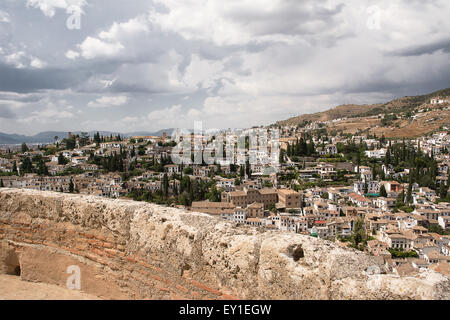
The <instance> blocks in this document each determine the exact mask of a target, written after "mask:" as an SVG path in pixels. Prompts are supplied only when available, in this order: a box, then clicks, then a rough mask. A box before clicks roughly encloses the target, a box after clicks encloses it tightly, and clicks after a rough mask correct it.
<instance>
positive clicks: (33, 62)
mask: <svg viewBox="0 0 450 320" xmlns="http://www.w3.org/2000/svg"><path fill="white" fill-rule="evenodd" d="M30 66H32V67H33V68H36V69H42V68H45V67H46V66H47V63H46V62H45V61H42V60H40V59H38V58H33V59H32V60H31V62H30Z"/></svg>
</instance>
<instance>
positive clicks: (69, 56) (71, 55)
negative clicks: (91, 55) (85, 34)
mask: <svg viewBox="0 0 450 320" xmlns="http://www.w3.org/2000/svg"><path fill="white" fill-rule="evenodd" d="M79 56H80V53H79V52H76V51H73V50H68V51H67V52H66V58H67V59H70V60H75V59H76V58H78V57H79Z"/></svg>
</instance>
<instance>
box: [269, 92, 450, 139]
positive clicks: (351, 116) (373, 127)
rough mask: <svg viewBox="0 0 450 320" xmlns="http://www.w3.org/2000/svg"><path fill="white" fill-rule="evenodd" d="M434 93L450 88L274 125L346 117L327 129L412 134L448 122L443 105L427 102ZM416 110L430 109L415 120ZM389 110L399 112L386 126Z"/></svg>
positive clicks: (340, 108)
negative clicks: (382, 119)
mask: <svg viewBox="0 0 450 320" xmlns="http://www.w3.org/2000/svg"><path fill="white" fill-rule="evenodd" d="M436 96H444V97H445V96H450V88H447V89H443V90H439V91H435V92H432V93H429V94H426V95H421V96H413V97H403V98H400V99H395V100H393V101H390V102H387V103H384V104H372V105H354V104H352V105H341V106H337V107H335V108H333V109H330V110H327V111H323V112H319V113H314V114H305V115H300V116H298V117H293V118H290V119H287V120H284V121H278V122H277V123H276V125H294V126H296V125H304V124H305V123H306V122H309V121H331V120H336V119H342V118H347V119H346V120H343V121H340V122H338V123H336V124H333V125H332V126H330V129H332V130H334V129H335V130H342V131H343V133H355V132H358V131H359V130H363V131H364V130H370V131H371V133H374V132H375V133H379V134H383V133H384V134H385V135H386V136H387V137H414V136H417V135H421V134H426V133H429V132H432V131H434V130H437V129H439V128H440V127H441V126H443V125H445V124H450V114H449V112H448V111H445V110H443V108H442V107H443V106H442V105H439V106H436V105H430V104H429V102H430V99H431V98H433V97H436ZM447 105H448V104H447ZM447 105H445V106H447ZM419 107H421V108H419ZM419 109H429V111H428V112H424V113H422V114H420V116H417V117H416V118H415V119H414V118H413V116H414V115H415V114H416V113H417V112H418V111H419ZM390 113H394V114H396V115H399V119H397V120H394V121H392V122H391V123H390V125H388V126H385V125H383V124H382V122H381V118H382V117H383V116H384V115H386V114H390ZM402 120H405V121H402Z"/></svg>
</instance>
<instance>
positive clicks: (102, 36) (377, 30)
mask: <svg viewBox="0 0 450 320" xmlns="http://www.w3.org/2000/svg"><path fill="white" fill-rule="evenodd" d="M449 12H450V2H449V1H448V0H428V1H422V0H397V1H396V0H389V1H387V0H386V1H384V0H381V1H370V0H350V1H343V0H226V1H224V0H111V1H106V0H1V1H0V132H6V133H22V134H35V133H37V132H40V131H48V130H63V131H69V130H72V131H76V130H110V131H121V132H130V131H137V130H148V131H153V130H159V129H163V128H174V127H177V128H192V127H193V126H194V121H196V120H202V121H203V127H204V128H240V127H248V126H253V125H260V124H270V123H273V122H275V121H276V120H282V119H285V118H288V117H290V116H294V115H298V114H302V113H311V112H317V111H322V110H325V109H328V108H330V107H334V106H336V105H339V104H343V103H375V102H385V101H388V100H390V99H392V98H395V97H401V96H405V95H416V94H422V93H428V92H431V91H434V90H437V89H442V88H445V87H449V86H450V19H449V18H448V14H449Z"/></svg>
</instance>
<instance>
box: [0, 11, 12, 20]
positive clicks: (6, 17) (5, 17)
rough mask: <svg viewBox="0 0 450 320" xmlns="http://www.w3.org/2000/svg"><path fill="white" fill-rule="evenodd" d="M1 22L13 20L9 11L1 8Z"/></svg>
mask: <svg viewBox="0 0 450 320" xmlns="http://www.w3.org/2000/svg"><path fill="white" fill-rule="evenodd" d="M0 22H2V23H9V22H11V20H10V17H9V13H8V12H6V11H3V10H0Z"/></svg>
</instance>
